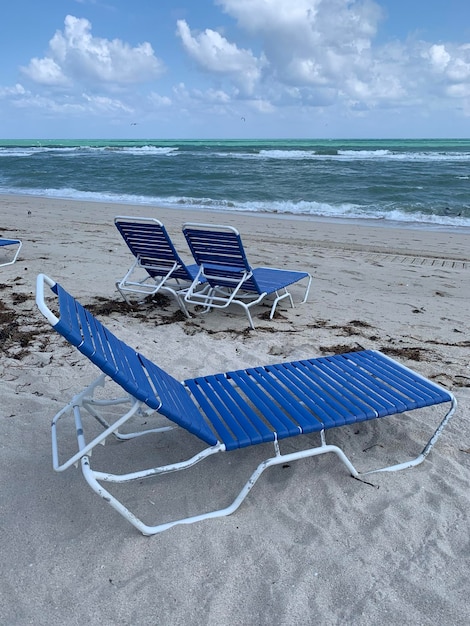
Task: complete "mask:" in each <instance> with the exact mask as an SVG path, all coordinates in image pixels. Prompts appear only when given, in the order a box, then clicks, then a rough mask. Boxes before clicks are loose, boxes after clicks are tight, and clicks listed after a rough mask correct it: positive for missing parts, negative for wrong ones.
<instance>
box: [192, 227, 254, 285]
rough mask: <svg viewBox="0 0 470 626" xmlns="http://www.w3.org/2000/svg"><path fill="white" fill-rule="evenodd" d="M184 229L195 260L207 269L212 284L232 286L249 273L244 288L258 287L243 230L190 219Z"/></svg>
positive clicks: (205, 271)
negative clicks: (247, 254) (244, 242)
mask: <svg viewBox="0 0 470 626" xmlns="http://www.w3.org/2000/svg"><path fill="white" fill-rule="evenodd" d="M183 233H184V236H185V237H186V241H187V242H188V245H189V248H190V250H191V252H192V255H193V257H194V260H195V261H196V263H197V264H198V265H199V266H202V267H203V269H204V276H205V277H206V279H207V281H208V283H209V284H210V285H211V286H227V287H232V286H233V283H234V281H235V282H237V281H238V280H240V279H241V278H242V277H243V274H246V275H247V276H248V278H247V280H246V281H245V282H244V284H243V289H247V290H249V291H258V286H257V285H256V283H255V281H254V279H253V277H252V276H251V272H252V269H251V266H250V264H249V262H248V259H247V256H246V254H245V249H244V247H243V243H242V240H241V237H240V233H239V232H238V231H237V229H236V228H233V227H232V226H223V225H219V224H217V225H213V224H197V223H190V222H188V223H186V224H184V226H183Z"/></svg>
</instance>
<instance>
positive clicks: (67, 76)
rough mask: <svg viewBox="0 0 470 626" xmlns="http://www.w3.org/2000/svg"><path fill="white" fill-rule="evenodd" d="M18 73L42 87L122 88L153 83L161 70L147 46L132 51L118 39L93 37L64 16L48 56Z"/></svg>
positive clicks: (80, 22) (83, 24)
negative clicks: (60, 28)
mask: <svg viewBox="0 0 470 626" xmlns="http://www.w3.org/2000/svg"><path fill="white" fill-rule="evenodd" d="M22 69H23V72H24V73H25V74H26V75H27V76H28V77H29V78H30V79H31V80H33V81H34V82H36V83H39V84H42V85H49V86H59V87H61V86H66V85H69V86H75V85H85V86H86V85H88V86H96V85H97V86H100V87H104V86H108V87H109V88H118V87H121V88H122V87H125V86H128V85H131V84H135V83H142V82H146V81H150V80H153V79H155V78H156V77H158V76H159V75H160V74H161V73H162V72H163V69H164V67H163V63H162V62H161V61H160V60H159V59H157V58H156V57H155V55H154V51H153V49H152V46H151V45H150V44H149V43H142V44H139V45H138V46H136V47H134V48H133V47H131V46H130V45H129V44H127V43H125V42H123V41H121V40H120V39H113V40H109V39H103V38H100V37H94V36H93V35H92V33H91V23H90V22H89V21H88V20H86V19H80V18H77V17H74V16H72V15H67V17H66V18H65V28H64V30H63V31H57V32H56V33H55V35H54V36H53V37H52V39H51V40H50V42H49V52H48V55H47V56H45V57H44V58H42V59H38V58H34V59H32V60H31V61H30V63H29V65H28V66H27V67H25V68H22Z"/></svg>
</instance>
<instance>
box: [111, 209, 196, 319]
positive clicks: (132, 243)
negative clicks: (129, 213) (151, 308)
mask: <svg viewBox="0 0 470 626" xmlns="http://www.w3.org/2000/svg"><path fill="white" fill-rule="evenodd" d="M114 223H115V225H116V227H117V229H118V231H119V232H120V233H121V235H122V237H123V239H124V241H125V242H126V244H127V246H128V248H129V250H130V251H131V252H132V254H133V255H134V257H135V261H134V263H133V265H132V266H131V268H130V269H129V271H128V272H127V274H126V275H125V276H124V278H122V279H121V280H119V281H117V282H116V287H117V289H118V291H119V293H120V294H121V295H122V297H123V298H124V300H125V301H126V302H127V303H128V304H130V303H131V302H130V299H129V294H138V295H139V296H141V297H143V296H153V295H155V294H156V293H157V292H158V291H164V292H167V293H170V294H171V295H172V296H173V297H174V298H176V300H177V302H178V304H179V306H180V308H181V310H182V311H183V313H184V314H185V315H186V317H189V315H188V311H187V309H186V306H185V304H184V299H183V295H184V293H185V290H186V289H187V288H188V287H189V286H190V285H191V283H193V281H195V280H196V283H198V284H199V281H198V280H197V279H196V276H197V274H198V270H199V268H198V266H197V265H194V264H193V265H186V264H185V263H184V261H183V260H182V259H181V257H180V256H179V254H178V252H177V251H176V248H175V246H174V245H173V242H172V241H171V239H170V236H169V234H168V232H167V230H166V228H165V226H164V225H163V224H162V223H161V222H160V221H159V220H157V219H155V218H151V217H126V216H121V215H120V216H117V217H115V218H114Z"/></svg>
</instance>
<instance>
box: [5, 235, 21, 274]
mask: <svg viewBox="0 0 470 626" xmlns="http://www.w3.org/2000/svg"><path fill="white" fill-rule="evenodd" d="M22 245H23V244H22V242H21V240H20V239H4V238H3V237H0V247H2V248H3V247H7V246H16V250H15V252H14V255H13V259H12V260H10V261H7V262H6V263H0V267H3V266H4V265H13V263H14V262H15V261H16V259H17V258H18V255H19V253H20V250H21V246H22Z"/></svg>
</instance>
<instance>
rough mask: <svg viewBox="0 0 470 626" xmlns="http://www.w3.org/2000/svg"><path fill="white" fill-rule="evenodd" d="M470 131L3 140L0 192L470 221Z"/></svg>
mask: <svg viewBox="0 0 470 626" xmlns="http://www.w3.org/2000/svg"><path fill="white" fill-rule="evenodd" d="M469 192H470V140H357V141H353V140H344V141H342V140H331V141H327V140H319V141H316V140H273V141H255V140H247V141H238V140H237V141H235V140H233V141H215V140H214V141H176V140H175V141H160V140H147V139H145V140H139V141H134V140H132V141H130V140H129V141H124V140H80V141H74V140H64V141H59V140H54V141H37V140H34V141H27V140H18V141H14V140H11V141H0V193H20V194H31V195H40V196H46V197H53V198H70V199H77V200H94V201H107V202H124V203H131V204H138V205H143V206H146V205H157V206H164V207H169V208H171V207H180V208H182V207H184V208H193V209H206V210H213V211H218V210H224V211H226V210H229V211H249V212H261V213H278V214H286V215H303V216H308V215H312V216H322V217H327V218H341V219H348V218H353V219H376V220H390V221H393V222H408V223H415V224H423V225H424V224H428V225H431V224H434V225H445V226H456V227H459V226H470V194H469Z"/></svg>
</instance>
